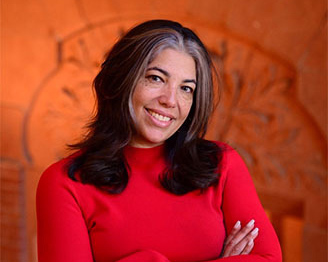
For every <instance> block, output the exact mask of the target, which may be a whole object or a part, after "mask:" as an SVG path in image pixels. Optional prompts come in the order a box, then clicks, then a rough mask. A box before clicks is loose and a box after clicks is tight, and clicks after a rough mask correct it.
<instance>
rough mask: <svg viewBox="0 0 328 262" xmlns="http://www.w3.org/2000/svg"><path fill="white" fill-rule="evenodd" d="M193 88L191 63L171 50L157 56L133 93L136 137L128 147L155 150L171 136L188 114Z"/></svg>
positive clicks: (187, 58) (194, 84)
mask: <svg viewBox="0 0 328 262" xmlns="http://www.w3.org/2000/svg"><path fill="white" fill-rule="evenodd" d="M195 88H196V65H195V61H194V59H193V58H192V57H191V56H190V55H188V54H187V53H185V52H182V51H177V50H174V49H171V48H167V49H164V50H163V51H162V52H160V53H159V54H158V55H157V56H156V57H155V59H154V60H153V61H152V62H151V63H150V64H149V65H148V67H147V69H146V72H145V75H144V76H142V77H141V78H140V79H139V81H138V83H137V85H136V88H135V91H134V93H133V97H132V104H133V108H134V111H135V116H136V123H135V124H136V130H137V134H136V135H135V136H134V137H133V139H132V141H131V145H132V146H135V147H154V146H157V145H160V144H162V143H164V141H165V140H166V139H168V138H169V137H170V136H172V135H173V134H174V133H175V132H176V131H177V130H178V129H179V127H180V126H181V125H182V124H183V122H184V121H185V119H186V118H187V116H188V114H189V111H190V108H191V105H192V102H193V93H194V92H195Z"/></svg>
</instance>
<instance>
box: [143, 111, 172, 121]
mask: <svg viewBox="0 0 328 262" xmlns="http://www.w3.org/2000/svg"><path fill="white" fill-rule="evenodd" d="M147 111H148V113H149V114H150V115H152V116H153V117H154V118H156V119H157V120H159V121H162V122H169V121H170V120H172V118H171V117H168V116H163V115H161V114H158V113H156V112H154V111H152V110H151V109H148V108H147Z"/></svg>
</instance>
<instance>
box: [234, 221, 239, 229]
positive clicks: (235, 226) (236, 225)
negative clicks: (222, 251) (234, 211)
mask: <svg viewBox="0 0 328 262" xmlns="http://www.w3.org/2000/svg"><path fill="white" fill-rule="evenodd" d="M233 227H234V228H238V227H240V221H239V220H238V221H237V222H236V224H235V225H234V226H233Z"/></svg>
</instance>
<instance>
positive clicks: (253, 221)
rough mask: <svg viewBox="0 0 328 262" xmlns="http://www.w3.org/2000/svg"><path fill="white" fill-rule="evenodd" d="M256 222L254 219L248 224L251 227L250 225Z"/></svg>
mask: <svg viewBox="0 0 328 262" xmlns="http://www.w3.org/2000/svg"><path fill="white" fill-rule="evenodd" d="M254 223H255V220H254V219H252V220H251V221H249V222H248V224H247V225H246V226H248V227H250V226H252V225H254Z"/></svg>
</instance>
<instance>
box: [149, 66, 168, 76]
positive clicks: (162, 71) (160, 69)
mask: <svg viewBox="0 0 328 262" xmlns="http://www.w3.org/2000/svg"><path fill="white" fill-rule="evenodd" d="M149 70H157V71H159V72H161V73H162V74H163V75H165V76H170V74H169V72H167V71H165V70H164V69H162V68H159V67H157V66H154V67H149V68H147V71H149Z"/></svg>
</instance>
